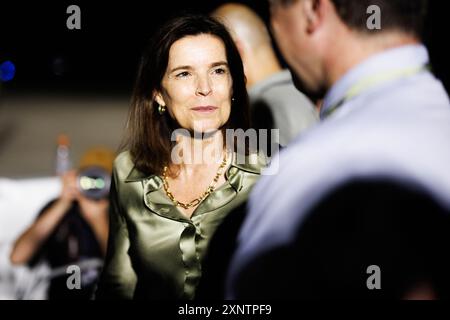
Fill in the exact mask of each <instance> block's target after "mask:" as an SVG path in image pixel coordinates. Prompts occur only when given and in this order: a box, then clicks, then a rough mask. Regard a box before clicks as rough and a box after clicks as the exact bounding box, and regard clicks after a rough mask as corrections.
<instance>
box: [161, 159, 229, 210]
mask: <svg viewBox="0 0 450 320" xmlns="http://www.w3.org/2000/svg"><path fill="white" fill-rule="evenodd" d="M226 164H227V153H226V152H225V154H224V156H223V161H222V163H221V164H220V166H219V169H218V170H217V173H216V176H215V177H214V179H213V181H212V182H211V184H210V185H209V187H208V188H207V189H206V191H205V192H204V193H203V194H202V195H201V196H200V197H198V198H196V199H194V200H192V201H191V202H189V203H183V202H180V201H178V200H176V199H175V197H174V196H173V194H172V192H170V189H169V182H168V181H167V170H168V167H167V166H164V169H163V176H162V178H163V186H164V191H165V192H166V194H167V196H168V197H169V199H170V200H172V202H173V203H174V204H175V205H176V206H180V207H182V208H184V209H189V208H191V207H195V206H197V205H198V204H199V203H200V202H202V201H203V199H205V198H206V197H207V196H209V195H210V194H211V193H213V192H214V190H215V189H216V184H217V182H218V181H219V178H220V176H221V175H222V174H223V171H222V169H223V168H224V167H225V165H226Z"/></svg>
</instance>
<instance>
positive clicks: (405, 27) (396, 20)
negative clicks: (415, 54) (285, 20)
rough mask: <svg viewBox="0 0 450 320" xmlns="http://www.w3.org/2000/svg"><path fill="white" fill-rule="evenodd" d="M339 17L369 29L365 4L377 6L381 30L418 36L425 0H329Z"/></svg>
mask: <svg viewBox="0 0 450 320" xmlns="http://www.w3.org/2000/svg"><path fill="white" fill-rule="evenodd" d="M297 1H299V0H269V2H270V3H271V5H283V6H289V5H291V4H293V3H295V2H297ZM330 1H331V2H332V3H333V4H334V6H335V8H336V11H337V13H338V15H339V17H340V18H341V19H342V21H343V22H344V23H345V24H346V25H347V26H349V27H350V28H352V29H353V30H358V31H361V32H369V31H371V30H369V29H368V28H367V19H368V18H369V16H370V14H368V13H367V8H369V6H372V5H376V6H378V7H379V8H380V9H381V31H383V30H389V31H392V30H399V31H403V32H408V33H411V34H414V35H416V36H421V35H422V31H423V25H424V21H425V17H426V14H427V8H428V0H330Z"/></svg>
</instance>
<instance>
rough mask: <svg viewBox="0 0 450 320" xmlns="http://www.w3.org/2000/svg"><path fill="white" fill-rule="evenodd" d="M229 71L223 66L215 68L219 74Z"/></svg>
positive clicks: (215, 71)
mask: <svg viewBox="0 0 450 320" xmlns="http://www.w3.org/2000/svg"><path fill="white" fill-rule="evenodd" d="M226 72H227V71H226V70H225V69H223V68H218V69H215V70H214V73H217V74H224V73H226Z"/></svg>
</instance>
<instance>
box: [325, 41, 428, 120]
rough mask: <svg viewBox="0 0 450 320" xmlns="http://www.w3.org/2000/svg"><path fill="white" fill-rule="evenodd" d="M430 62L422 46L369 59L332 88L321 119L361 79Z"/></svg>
mask: <svg viewBox="0 0 450 320" xmlns="http://www.w3.org/2000/svg"><path fill="white" fill-rule="evenodd" d="M429 60H430V59H429V56H428V51H427V49H426V48H425V46H424V45H420V44H417V45H407V46H401V47H397V48H393V49H389V50H386V51H383V52H381V53H378V54H375V55H373V56H371V57H369V58H368V59H366V60H365V61H363V62H362V63H360V64H359V65H357V66H356V67H353V68H352V69H350V70H349V71H348V72H347V73H346V74H345V75H344V76H343V77H341V78H340V79H339V80H338V81H337V82H336V83H335V84H334V85H333V86H332V87H331V89H330V90H329V91H328V93H327V94H326V96H325V99H324V102H323V106H322V108H321V111H320V117H321V119H323V118H324V115H325V114H326V111H327V110H328V109H329V108H331V107H332V106H333V105H335V104H337V103H338V102H339V101H340V100H342V99H343V98H344V96H345V94H346V93H347V91H348V90H349V89H350V88H351V87H352V86H353V85H354V84H355V83H357V82H358V81H360V80H361V79H364V78H366V77H369V76H371V75H374V74H377V73H380V72H383V71H390V70H393V69H402V68H409V67H415V66H424V65H426V64H428V63H429Z"/></svg>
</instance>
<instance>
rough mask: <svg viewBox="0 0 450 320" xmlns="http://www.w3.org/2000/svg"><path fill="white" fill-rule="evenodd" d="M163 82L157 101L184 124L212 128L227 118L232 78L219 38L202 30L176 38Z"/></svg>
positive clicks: (184, 126) (229, 107) (207, 130)
mask: <svg viewBox="0 0 450 320" xmlns="http://www.w3.org/2000/svg"><path fill="white" fill-rule="evenodd" d="M161 84H162V91H161V92H156V95H155V99H156V102H158V103H159V104H160V105H162V106H166V107H167V110H168V112H169V114H170V116H171V117H172V118H174V119H175V120H176V121H177V122H178V124H179V125H180V126H181V127H182V128H185V129H188V130H193V131H198V132H210V131H214V130H216V129H219V128H221V127H222V126H223V125H224V124H225V123H226V122H227V121H228V118H229V117H230V112H231V98H232V94H233V93H232V85H233V80H232V78H231V74H230V69H229V67H228V61H227V57H226V53H225V46H224V44H223V42H222V40H221V39H220V38H218V37H215V36H213V35H208V34H202V35H196V36H187V37H184V38H181V39H179V40H177V41H176V42H174V44H173V45H172V47H171V48H170V51H169V61H168V65H167V69H166V73H165V74H164V77H163V79H162V82H161Z"/></svg>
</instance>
